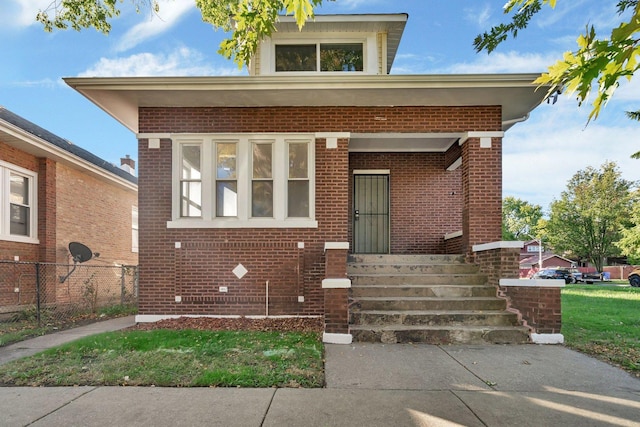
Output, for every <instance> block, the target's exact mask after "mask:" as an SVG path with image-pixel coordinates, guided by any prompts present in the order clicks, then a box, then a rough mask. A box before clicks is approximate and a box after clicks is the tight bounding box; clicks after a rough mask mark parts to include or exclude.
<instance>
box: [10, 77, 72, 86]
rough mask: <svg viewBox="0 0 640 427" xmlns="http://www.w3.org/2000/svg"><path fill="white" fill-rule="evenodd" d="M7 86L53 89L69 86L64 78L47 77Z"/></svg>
mask: <svg viewBox="0 0 640 427" xmlns="http://www.w3.org/2000/svg"><path fill="white" fill-rule="evenodd" d="M6 86H14V87H23V88H45V89H52V88H56V87H64V88H66V87H68V86H67V84H66V83H65V82H64V81H63V80H62V79H57V80H54V79H51V78H45V79H41V80H23V81H18V82H11V83H8V84H7V85H6Z"/></svg>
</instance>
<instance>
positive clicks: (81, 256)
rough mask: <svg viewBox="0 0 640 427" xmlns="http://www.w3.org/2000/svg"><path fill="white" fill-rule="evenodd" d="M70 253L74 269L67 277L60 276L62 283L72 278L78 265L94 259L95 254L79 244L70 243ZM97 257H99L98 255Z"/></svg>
mask: <svg viewBox="0 0 640 427" xmlns="http://www.w3.org/2000/svg"><path fill="white" fill-rule="evenodd" d="M69 252H70V253H71V256H72V257H73V268H72V269H71V271H70V272H69V273H67V275H66V276H60V283H64V282H65V281H66V280H67V279H68V278H69V276H71V273H73V272H74V271H75V270H76V266H77V265H78V263H82V262H86V261H89V260H90V259H91V258H92V257H93V252H91V249H89V248H88V247H86V246H85V245H83V244H82V243H78V242H71V243H69ZM96 256H98V254H97V253H96Z"/></svg>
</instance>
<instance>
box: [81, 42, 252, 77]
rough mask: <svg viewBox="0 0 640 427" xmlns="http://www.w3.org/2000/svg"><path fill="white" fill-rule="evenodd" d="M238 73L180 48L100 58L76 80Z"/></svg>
mask: <svg viewBox="0 0 640 427" xmlns="http://www.w3.org/2000/svg"><path fill="white" fill-rule="evenodd" d="M241 73H242V71H240V70H238V69H237V68H235V67H229V68H214V67H212V66H211V65H210V64H209V63H207V62H206V60H205V58H204V56H203V55H202V54H201V53H200V52H198V51H196V50H193V49H189V48H186V47H182V48H179V49H176V50H174V51H173V52H170V53H168V54H166V55H165V54H153V53H139V54H135V55H131V56H128V57H122V58H101V59H100V60H99V61H98V62H97V63H96V64H94V65H93V66H92V67H91V68H89V69H88V70H86V71H84V72H82V73H80V74H79V77H150V76H211V75H216V76H225V75H238V74H241Z"/></svg>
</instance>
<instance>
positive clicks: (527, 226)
mask: <svg viewBox="0 0 640 427" xmlns="http://www.w3.org/2000/svg"><path fill="white" fill-rule="evenodd" d="M541 219H542V207H540V206H539V205H532V204H531V203H529V202H527V201H524V200H521V199H518V198H515V197H511V196H509V197H505V198H504V200H502V240H533V239H536V238H538V237H539V234H540V233H539V223H540V220H541Z"/></svg>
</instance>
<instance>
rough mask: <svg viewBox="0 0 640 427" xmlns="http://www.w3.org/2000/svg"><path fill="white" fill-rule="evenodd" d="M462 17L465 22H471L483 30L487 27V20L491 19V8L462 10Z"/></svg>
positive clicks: (486, 6)
mask: <svg viewBox="0 0 640 427" xmlns="http://www.w3.org/2000/svg"><path fill="white" fill-rule="evenodd" d="M463 11H464V17H465V20H466V21H469V22H472V23H473V24H474V25H476V26H477V27H479V28H482V29H485V28H488V27H489V19H490V18H491V7H490V6H489V5H485V6H484V7H483V8H482V9H481V10H479V9H475V8H464V10H463Z"/></svg>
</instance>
